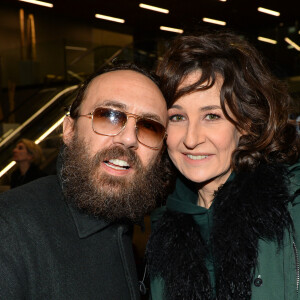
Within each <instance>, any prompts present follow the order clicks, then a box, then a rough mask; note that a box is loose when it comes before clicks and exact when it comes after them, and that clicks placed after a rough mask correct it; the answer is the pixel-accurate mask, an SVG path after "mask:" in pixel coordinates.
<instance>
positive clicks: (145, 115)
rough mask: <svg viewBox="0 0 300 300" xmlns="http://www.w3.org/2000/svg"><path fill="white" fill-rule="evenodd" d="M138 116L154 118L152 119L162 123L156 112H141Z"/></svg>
mask: <svg viewBox="0 0 300 300" xmlns="http://www.w3.org/2000/svg"><path fill="white" fill-rule="evenodd" d="M140 116H141V117H143V118H147V119H152V120H154V121H157V122H159V123H162V120H161V118H160V117H159V116H158V115H156V114H152V113H143V114H141V115H140Z"/></svg>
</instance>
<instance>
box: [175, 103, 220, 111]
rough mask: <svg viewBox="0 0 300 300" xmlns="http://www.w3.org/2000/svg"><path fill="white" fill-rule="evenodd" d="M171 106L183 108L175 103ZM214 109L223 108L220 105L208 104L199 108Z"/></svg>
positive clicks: (204, 109) (202, 109) (201, 109)
mask: <svg viewBox="0 0 300 300" xmlns="http://www.w3.org/2000/svg"><path fill="white" fill-rule="evenodd" d="M170 108H177V109H182V106H180V105H178V104H175V105H173V106H172V107H170ZM214 109H222V108H221V106H219V105H207V106H203V107H200V108H199V110H200V111H208V110H214Z"/></svg>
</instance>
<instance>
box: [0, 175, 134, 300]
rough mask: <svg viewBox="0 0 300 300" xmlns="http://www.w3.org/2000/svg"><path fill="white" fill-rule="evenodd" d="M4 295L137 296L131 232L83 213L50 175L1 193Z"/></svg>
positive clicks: (0, 290)
mask: <svg viewBox="0 0 300 300" xmlns="http://www.w3.org/2000/svg"><path fill="white" fill-rule="evenodd" d="M0 241H1V244H0V299H3V300H4V299H5V300H10V299H11V300H18V299H38V300H41V299H53V300H59V299H63V300H67V299H71V300H75V299H78V300H79V299H80V300H85V299H91V300H95V299H102V300H121V299H122V300H125V299H128V300H129V299H131V300H133V299H134V300H136V299H139V292H138V280H137V275H136V268H135V263H134V258H133V252H132V245H131V232H130V231H129V229H128V228H127V227H126V226H124V225H118V224H109V223H106V222H104V221H103V220H100V219H96V218H93V217H90V216H87V215H84V214H81V213H79V212H78V211H77V210H76V209H74V208H73V207H71V206H69V205H68V204H67V203H66V202H65V201H64V197H63V195H62V190H61V187H60V184H59V180H58V178H57V176H48V177H44V178H41V179H38V180H36V181H33V182H31V183H29V184H26V185H23V186H22V187H18V188H16V189H13V190H11V191H8V192H6V193H3V194H1V195H0Z"/></svg>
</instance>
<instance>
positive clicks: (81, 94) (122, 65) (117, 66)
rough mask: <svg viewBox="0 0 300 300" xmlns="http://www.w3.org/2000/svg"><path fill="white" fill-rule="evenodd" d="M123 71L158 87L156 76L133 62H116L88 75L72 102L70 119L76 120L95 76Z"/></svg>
mask: <svg viewBox="0 0 300 300" xmlns="http://www.w3.org/2000/svg"><path fill="white" fill-rule="evenodd" d="M125 70H126V71H134V72H137V73H140V74H142V75H145V76H146V77H148V78H149V79H151V80H152V81H153V82H154V83H155V84H156V85H157V86H158V87H159V79H158V76H157V75H155V74H154V73H152V72H150V71H148V70H146V69H145V68H143V67H141V66H138V65H136V64H134V63H133V62H123V61H122V62H118V61H116V62H115V63H113V64H112V65H110V66H106V67H104V68H102V69H100V70H98V71H96V72H95V73H93V74H92V75H90V76H89V77H88V78H87V80H86V81H85V82H84V83H83V84H82V85H81V87H80V88H79V90H78V93H77V96H76V99H75V100H74V102H73V103H72V105H71V107H70V117H71V118H72V119H76V118H77V117H78V115H79V110H80V106H81V103H82V102H83V100H84V98H85V94H86V91H87V89H88V87H89V85H90V83H91V82H92V80H93V79H94V78H96V77H97V76H99V75H102V74H104V73H108V72H113V71H125ZM128 88H130V87H128Z"/></svg>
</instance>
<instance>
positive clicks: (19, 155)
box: [13, 143, 33, 162]
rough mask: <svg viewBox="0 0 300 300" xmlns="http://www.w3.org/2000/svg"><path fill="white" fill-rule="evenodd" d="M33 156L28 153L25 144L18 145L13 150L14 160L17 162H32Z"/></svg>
mask: <svg viewBox="0 0 300 300" xmlns="http://www.w3.org/2000/svg"><path fill="white" fill-rule="evenodd" d="M32 158H33V157H32V155H31V154H30V153H29V152H28V151H27V148H26V146H25V145H24V144H23V143H18V144H17V146H16V147H15V148H14V150H13V160H14V161H16V162H23V161H31V160H32Z"/></svg>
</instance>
